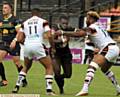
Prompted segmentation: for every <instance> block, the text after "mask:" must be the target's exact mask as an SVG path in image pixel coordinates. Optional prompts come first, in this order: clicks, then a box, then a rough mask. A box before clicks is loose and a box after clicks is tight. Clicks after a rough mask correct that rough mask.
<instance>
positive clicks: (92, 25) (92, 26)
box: [89, 22, 98, 29]
mask: <svg viewBox="0 0 120 97" xmlns="http://www.w3.org/2000/svg"><path fill="white" fill-rule="evenodd" d="M96 27H98V23H97V22H96V23H93V24H91V25H90V26H89V28H92V29H95V28H96Z"/></svg>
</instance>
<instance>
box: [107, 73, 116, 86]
mask: <svg viewBox="0 0 120 97" xmlns="http://www.w3.org/2000/svg"><path fill="white" fill-rule="evenodd" d="M105 75H106V76H107V77H108V79H109V80H110V81H111V82H112V84H113V85H114V86H115V87H116V86H117V85H118V82H117V81H116V78H115V75H114V73H113V72H112V71H107V72H106V73H105Z"/></svg>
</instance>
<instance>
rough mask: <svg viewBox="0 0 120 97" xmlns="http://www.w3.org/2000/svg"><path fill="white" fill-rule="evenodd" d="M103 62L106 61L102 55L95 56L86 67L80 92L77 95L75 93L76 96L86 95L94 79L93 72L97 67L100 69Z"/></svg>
mask: <svg viewBox="0 0 120 97" xmlns="http://www.w3.org/2000/svg"><path fill="white" fill-rule="evenodd" d="M105 62H106V59H105V57H104V56H103V55H100V54H97V55H95V56H94V58H93V61H92V62H91V63H90V64H89V66H88V69H87V73H86V77H85V80H84V84H83V87H82V90H81V91H80V92H79V93H77V94H76V96H85V95H88V89H89V86H90V84H91V82H92V80H93V78H94V74H95V71H96V70H97V68H98V67H99V66H100V67H101V66H102V65H103V64H105ZM98 64H99V65H98Z"/></svg>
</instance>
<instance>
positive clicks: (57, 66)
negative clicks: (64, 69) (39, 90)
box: [53, 55, 64, 94]
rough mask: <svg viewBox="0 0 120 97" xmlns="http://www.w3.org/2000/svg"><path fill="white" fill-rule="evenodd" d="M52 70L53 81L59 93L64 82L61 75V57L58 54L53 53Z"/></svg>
mask: <svg viewBox="0 0 120 97" xmlns="http://www.w3.org/2000/svg"><path fill="white" fill-rule="evenodd" d="M53 70H54V75H55V76H54V78H55V81H56V83H57V85H58V87H59V90H60V94H62V93H63V84H64V79H63V77H62V76H61V58H60V56H58V55H55V60H54V62H53Z"/></svg>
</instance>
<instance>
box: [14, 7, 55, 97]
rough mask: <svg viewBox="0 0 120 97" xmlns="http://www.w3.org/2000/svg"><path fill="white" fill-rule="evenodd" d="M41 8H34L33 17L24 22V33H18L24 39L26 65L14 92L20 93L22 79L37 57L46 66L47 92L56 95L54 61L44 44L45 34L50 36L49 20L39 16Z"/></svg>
mask: <svg viewBox="0 0 120 97" xmlns="http://www.w3.org/2000/svg"><path fill="white" fill-rule="evenodd" d="M39 15H40V10H39V9H38V8H34V9H33V10H32V17H30V18H29V19H27V20H26V21H25V22H24V23H23V31H22V32H23V34H24V35H23V34H22V32H21V34H19V35H18V37H17V39H18V40H19V41H20V40H21V39H20V37H21V35H22V36H24V37H22V38H23V40H24V38H25V41H24V61H25V64H24V67H23V69H22V70H21V72H20V73H19V76H18V80H17V83H16V86H15V88H14V90H13V91H12V92H13V93H18V91H19V88H20V86H21V85H22V80H24V79H25V77H26V74H27V72H28V71H29V69H30V68H31V66H32V62H33V58H34V57H36V58H37V60H38V61H39V62H40V63H41V64H42V65H43V66H44V68H45V79H46V94H47V95H53V96H54V95H55V93H54V92H53V90H52V82H53V67H52V61H51V58H50V56H49V55H47V53H46V51H45V49H44V46H43V34H44V33H45V34H47V36H48V37H50V28H49V25H48V22H47V21H46V20H44V19H42V18H40V17H39Z"/></svg>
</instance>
